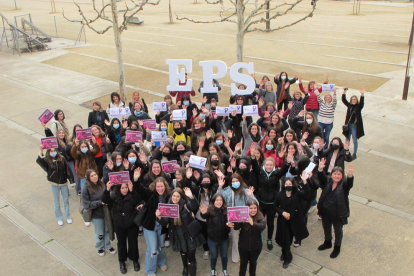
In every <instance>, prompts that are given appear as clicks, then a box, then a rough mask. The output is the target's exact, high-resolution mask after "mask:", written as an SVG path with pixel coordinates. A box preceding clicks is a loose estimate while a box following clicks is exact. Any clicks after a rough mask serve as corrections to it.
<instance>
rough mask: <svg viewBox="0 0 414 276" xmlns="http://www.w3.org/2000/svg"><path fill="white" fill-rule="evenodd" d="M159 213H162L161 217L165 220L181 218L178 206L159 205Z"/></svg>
mask: <svg viewBox="0 0 414 276" xmlns="http://www.w3.org/2000/svg"><path fill="white" fill-rule="evenodd" d="M158 211H160V217H164V218H179V217H180V215H179V209H178V204H162V203H158Z"/></svg>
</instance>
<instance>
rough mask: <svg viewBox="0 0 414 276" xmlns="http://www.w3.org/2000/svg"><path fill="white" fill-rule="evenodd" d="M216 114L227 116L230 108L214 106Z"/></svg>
mask: <svg viewBox="0 0 414 276" xmlns="http://www.w3.org/2000/svg"><path fill="white" fill-rule="evenodd" d="M216 114H217V115H218V116H229V114H230V108H228V107H221V106H217V107H216Z"/></svg>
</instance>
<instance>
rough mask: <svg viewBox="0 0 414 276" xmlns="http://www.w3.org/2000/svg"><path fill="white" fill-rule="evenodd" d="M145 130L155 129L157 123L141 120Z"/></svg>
mask: <svg viewBox="0 0 414 276" xmlns="http://www.w3.org/2000/svg"><path fill="white" fill-rule="evenodd" d="M142 124H143V126H144V128H145V129H157V122H156V121H155V120H142Z"/></svg>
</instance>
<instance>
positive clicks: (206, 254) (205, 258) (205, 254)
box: [203, 251, 210, 260]
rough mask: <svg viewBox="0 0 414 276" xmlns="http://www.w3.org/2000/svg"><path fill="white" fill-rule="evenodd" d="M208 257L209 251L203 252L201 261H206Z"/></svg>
mask: <svg viewBox="0 0 414 276" xmlns="http://www.w3.org/2000/svg"><path fill="white" fill-rule="evenodd" d="M209 256H210V251H204V255H203V259H204V260H208V257H209Z"/></svg>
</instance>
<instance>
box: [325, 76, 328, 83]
mask: <svg viewBox="0 0 414 276" xmlns="http://www.w3.org/2000/svg"><path fill="white" fill-rule="evenodd" d="M325 82H326V83H329V76H328V75H327V76H326V77H325Z"/></svg>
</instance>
